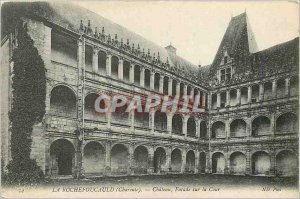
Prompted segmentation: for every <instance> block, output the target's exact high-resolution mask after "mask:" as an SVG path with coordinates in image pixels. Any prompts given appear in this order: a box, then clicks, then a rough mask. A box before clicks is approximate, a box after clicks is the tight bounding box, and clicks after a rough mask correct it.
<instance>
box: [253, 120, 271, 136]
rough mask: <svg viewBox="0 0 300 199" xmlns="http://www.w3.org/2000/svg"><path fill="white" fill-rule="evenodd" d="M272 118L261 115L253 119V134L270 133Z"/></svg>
mask: <svg viewBox="0 0 300 199" xmlns="http://www.w3.org/2000/svg"><path fill="white" fill-rule="evenodd" d="M270 127H271V123H270V119H269V118H267V117H266V116H259V117H257V118H255V119H254V120H253V121H252V136H261V135H270V134H271V129H270Z"/></svg>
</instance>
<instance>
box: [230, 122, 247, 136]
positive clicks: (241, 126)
mask: <svg viewBox="0 0 300 199" xmlns="http://www.w3.org/2000/svg"><path fill="white" fill-rule="evenodd" d="M246 126H247V124H246V122H245V121H244V120H242V119H236V120H234V121H232V122H231V124H230V136H231V137H244V136H247V134H246Z"/></svg>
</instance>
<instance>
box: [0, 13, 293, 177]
mask: <svg viewBox="0 0 300 199" xmlns="http://www.w3.org/2000/svg"><path fill="white" fill-rule="evenodd" d="M242 17H243V16H242ZM238 18H241V16H238ZM22 20H23V22H24V23H26V24H27V27H28V33H29V35H30V36H31V38H32V39H33V40H34V45H35V47H36V48H37V49H38V51H39V53H40V55H41V57H42V59H43V60H44V62H45V67H46V69H47V72H46V76H47V88H46V90H47V94H46V95H47V96H46V114H45V118H44V120H43V122H42V123H41V124H38V125H36V126H35V128H34V131H33V135H32V139H33V144H32V157H33V158H35V159H36V160H37V162H38V164H39V165H40V166H41V168H42V169H43V171H44V172H45V173H46V175H48V176H58V175H78V174H79V173H80V174H83V175H85V176H101V175H141V174H166V173H218V174H233V175H268V176H269V175H270V176H272V175H297V173H298V171H297V170H298V163H297V162H298V111H297V110H298V73H294V70H289V71H286V72H281V73H274V74H272V73H270V75H268V74H265V75H264V76H260V78H256V76H253V77H252V78H248V79H247V78H246V79H245V78H244V79H243V78H242V79H235V80H234V81H230V82H225V83H224V82H222V81H221V76H222V71H221V70H222V68H226V67H227V68H229V67H230V68H231V72H230V75H231V76H232V77H233V79H234V76H235V75H237V74H238V70H239V69H238V68H237V65H235V64H236V62H234V61H235V59H236V58H235V59H234V58H232V61H228V62H227V58H226V59H225V57H227V56H228V57H229V56H231V57H234V56H233V55H232V53H224V52H225V50H223V51H222V52H223V58H219V54H220V53H218V56H217V57H218V59H220V60H221V61H220V62H218V61H214V63H213V64H212V66H210V68H209V69H208V70H209V72H208V73H209V74H210V75H211V76H210V77H216V80H214V81H212V82H210V83H209V84H207V83H205V82H208V80H207V79H205V78H204V77H203V76H205V74H207V71H205V70H204V68H205V67H203V69H201V68H200V69H199V68H197V67H196V69H193V70H199V71H198V74H199V76H197V77H196V78H194V77H191V78H189V77H190V76H189V72H190V71H189V70H184V71H183V73H185V75H183V74H182V73H181V71H182V69H180V67H176V64H175V61H174V59H173V58H174V57H176V60H177V61H178V60H179V61H180V59H181V58H179V57H177V55H176V49H175V48H174V47H172V46H171V47H170V46H168V47H167V48H166V49H165V50H166V52H167V53H169V57H170V58H169V57H167V59H166V60H162V57H160V55H162V54H156V56H155V55H154V56H151V55H150V53H149V54H148V52H144V51H143V50H141V48H140V47H139V46H137V45H136V46H135V47H134V43H133V45H132V46H131V45H129V44H125V43H126V42H124V43H123V40H121V42H120V41H119V40H118V36H117V35H115V37H114V38H113V39H112V37H111V36H110V35H107V34H105V32H104V29H103V30H102V33H100V31H99V33H98V32H97V29H96V30H95V31H92V27H91V24H90V22H88V24H87V26H85V27H84V25H83V23H81V24H80V23H79V22H78V24H76V25H77V28H75V29H77V31H74V30H71V29H69V28H66V27H63V26H61V25H60V24H57V23H55V21H54V22H53V20H48V21H47V20H46V21H45V19H43V20H38V19H36V18H26V17H22ZM73 29H74V27H73ZM226 34H227V33H226ZM7 41H11V38H7ZM133 42H134V41H133ZM2 43H3V42H2ZM10 43H11V42H10ZM222 43H223V42H222ZM2 45H3V46H5V44H4V43H3V44H2ZM10 47H11V48H12V47H13V46H12V45H10ZM222 48H223V47H222V44H221V45H220V49H222ZM226 48H228V49H229V48H230V47H228V46H226ZM223 49H224V48H223ZM7 51H8V50H7ZM295 51H296V52H294V53H295V54H297V53H298V51H297V50H295ZM221 54H222V53H221ZM251 56H252V54H251V53H250V55H249V56H248V57H251ZM274 56H275V55H274ZM7 58H9V56H7ZM229 59H231V58H229ZM225 60H226V61H225ZM179 61H178V63H181V64H183V65H184V64H185V63H186V64H188V62H184V61H181V62H179ZM243 64H245V63H241V65H243ZM249 64H250V63H249ZM4 65H6V66H7V67H9V61H8V62H7V63H4ZM286 65H293V66H292V68H293V67H294V68H297V67H298V60H296V61H294V62H291V63H289V62H285V63H282V67H285V66H286ZM238 66H239V64H238ZM211 71H214V72H211ZM10 72H11V73H12V72H13V71H10ZM226 72H228V71H226ZM1 74H2V73H1ZM224 77H225V76H224ZM227 77H229V76H227ZM212 79H213V78H212ZM2 80H3V78H2ZM10 83H11V82H9V80H7V90H6V91H7V93H9V90H8V88H9V87H8V86H9V84H10ZM104 92H105V93H108V94H122V95H125V96H133V95H134V94H139V95H141V96H148V95H151V94H153V93H156V94H159V95H163V94H165V95H169V96H170V97H171V96H180V95H182V94H188V95H190V96H192V97H191V99H192V100H194V99H195V97H196V96H197V95H199V96H198V97H199V99H201V100H200V101H201V108H202V109H203V111H204V113H203V114H199V115H183V114H181V115H180V114H172V113H168V114H165V113H160V112H159V111H157V110H155V109H153V110H151V112H150V113H149V114H145V113H144V114H141V115H138V114H137V113H128V114H127V115H126V114H125V115H124V114H121V115H118V114H111V113H105V114H103V115H99V114H97V113H95V112H94V111H93V109H92V104H93V100H94V99H95V98H96V97H97V96H98V95H99V94H100V93H104ZM10 97H11V96H10V95H8V96H6V99H7V103H8V102H9V100H8V99H9V98H10ZM8 104H9V103H8ZM6 126H7V125H6ZM4 127H5V126H4ZM2 128H3V127H2ZM1 130H2V131H3V132H4V133H2V136H4V137H5V138H6V139H2V147H3V148H2V149H4V150H2V153H5V156H4V157H7V158H6V159H8V157H9V152H7V150H5V149H8V148H9V141H8V140H9V131H8V127H7V128H6V127H5V129H1ZM6 162H7V161H6Z"/></svg>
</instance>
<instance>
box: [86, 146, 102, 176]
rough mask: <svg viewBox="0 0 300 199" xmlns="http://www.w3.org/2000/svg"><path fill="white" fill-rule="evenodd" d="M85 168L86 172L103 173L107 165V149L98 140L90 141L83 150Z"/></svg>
mask: <svg viewBox="0 0 300 199" xmlns="http://www.w3.org/2000/svg"><path fill="white" fill-rule="evenodd" d="M82 166H83V169H84V173H85V174H88V175H89V174H92V175H93V174H99V173H103V171H104V167H105V149H104V147H103V146H102V145H101V144H99V143H98V142H94V141H92V142H89V143H87V144H86V145H85V147H84V151H83V165H82Z"/></svg>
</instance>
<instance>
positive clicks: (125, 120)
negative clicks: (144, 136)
mask: <svg viewBox="0 0 300 199" xmlns="http://www.w3.org/2000/svg"><path fill="white" fill-rule="evenodd" d="M127 107H128V105H127V104H125V105H124V106H121V107H117V108H116V110H115V111H114V112H111V123H112V124H118V125H120V124H121V125H125V126H130V125H129V124H130V123H129V112H126V109H127Z"/></svg>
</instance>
